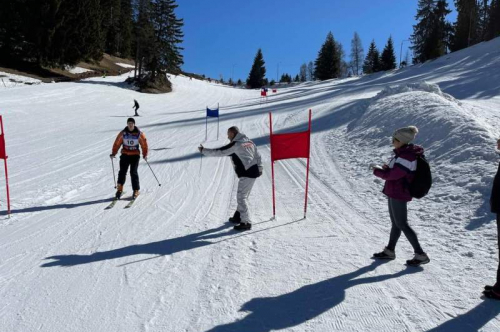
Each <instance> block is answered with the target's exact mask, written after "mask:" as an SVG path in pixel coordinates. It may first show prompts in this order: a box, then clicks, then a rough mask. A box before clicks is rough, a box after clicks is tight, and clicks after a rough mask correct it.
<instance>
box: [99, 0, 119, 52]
mask: <svg viewBox="0 0 500 332" xmlns="http://www.w3.org/2000/svg"><path fill="white" fill-rule="evenodd" d="M99 1H100V3H99V4H100V8H101V9H100V12H101V17H102V21H101V32H102V34H103V36H105V40H104V51H105V52H106V53H108V54H111V55H117V53H118V49H119V43H120V40H119V39H120V13H121V1H120V0H99Z"/></svg>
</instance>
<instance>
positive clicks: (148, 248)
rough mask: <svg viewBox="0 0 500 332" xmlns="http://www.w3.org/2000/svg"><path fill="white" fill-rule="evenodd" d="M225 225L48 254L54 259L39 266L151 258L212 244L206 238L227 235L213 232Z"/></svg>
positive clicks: (225, 226)
mask: <svg viewBox="0 0 500 332" xmlns="http://www.w3.org/2000/svg"><path fill="white" fill-rule="evenodd" d="M227 227H228V225H222V226H220V227H218V228H214V229H209V230H206V231H203V232H199V233H195V234H189V235H186V236H181V237H177V238H174V239H167V240H162V241H157V242H151V243H146V244H137V245H131V246H127V247H123V248H119V249H114V250H109V251H101V252H95V253H93V254H90V255H58V256H50V257H47V258H45V259H53V260H54V261H52V262H48V263H45V264H42V265H41V267H52V266H75V265H81V264H89V263H94V262H99V261H105V260H110V259H117V258H122V257H127V256H135V255H144V254H146V255H156V256H155V257H153V258H156V257H159V256H166V255H171V254H174V253H177V252H181V251H186V250H191V249H196V248H200V247H204V246H207V245H210V244H213V243H212V242H210V241H206V240H208V239H211V238H217V237H222V236H226V235H228V234H229V232H228V233H222V234H221V233H219V234H213V233H216V232H219V231H221V230H223V229H225V228H227Z"/></svg>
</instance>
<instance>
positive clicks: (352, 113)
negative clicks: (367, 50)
mask: <svg viewBox="0 0 500 332" xmlns="http://www.w3.org/2000/svg"><path fill="white" fill-rule="evenodd" d="M367 100H368V99H366V98H365V99H358V100H355V101H352V102H348V103H346V104H344V105H342V106H340V107H336V108H335V109H332V110H331V111H330V112H326V113H324V114H323V115H322V116H319V117H316V118H315V117H313V118H312V121H311V130H312V133H313V134H315V133H319V132H323V131H328V130H331V129H333V128H338V127H341V126H343V125H345V124H349V123H351V122H353V121H357V120H358V119H359V118H360V117H361V115H362V114H363V112H364V111H365V110H366V106H367V105H368V104H367ZM287 107H288V106H277V107H271V108H269V109H264V110H259V111H257V112H253V111H249V112H251V114H250V115H255V114H256V113H258V114H260V113H262V114H267V113H268V112H269V111H273V112H274V111H279V110H286V108H287ZM245 116H248V114H245V112H238V113H231V114H228V115H227V118H229V119H237V118H240V117H245ZM201 119H202V120H203V121H205V118H204V117H203V118H200V119H197V118H192V119H187V120H179V121H178V124H177V125H179V123H185V122H186V121H187V122H191V121H198V120H200V121H201ZM224 120H226V118H225V119H224ZM175 122H176V121H173V122H170V123H169V124H171V125H175ZM204 123H205V122H203V125H204ZM155 125H158V124H155ZM159 125H162V124H159ZM307 127H308V123H301V124H298V125H296V126H293V127H289V128H285V129H280V130H274V133H276V134H278V133H281V132H287V133H293V132H300V131H305V130H307ZM349 128H351V127H349ZM249 138H250V139H251V140H252V141H253V142H254V143H255V145H257V146H263V145H268V144H269V141H270V140H269V135H264V136H260V137H249ZM222 145H223V144H221V146H222ZM195 158H200V153H198V152H193V153H190V154H187V155H184V156H180V157H175V158H168V159H162V160H156V161H151V162H150V164H164V163H175V162H182V161H186V160H190V159H195Z"/></svg>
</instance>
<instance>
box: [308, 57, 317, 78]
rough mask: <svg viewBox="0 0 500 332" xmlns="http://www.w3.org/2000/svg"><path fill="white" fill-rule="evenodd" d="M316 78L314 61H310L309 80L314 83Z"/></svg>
mask: <svg viewBox="0 0 500 332" xmlns="http://www.w3.org/2000/svg"><path fill="white" fill-rule="evenodd" d="M315 79H316V78H315V77H314V64H313V62H312V61H309V64H308V65H307V80H308V81H314V80H315Z"/></svg>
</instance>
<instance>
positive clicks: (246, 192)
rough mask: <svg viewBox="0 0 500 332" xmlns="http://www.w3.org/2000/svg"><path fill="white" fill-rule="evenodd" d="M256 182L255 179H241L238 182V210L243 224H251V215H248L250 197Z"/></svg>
mask: <svg viewBox="0 0 500 332" xmlns="http://www.w3.org/2000/svg"><path fill="white" fill-rule="evenodd" d="M255 180H256V179H253V178H239V181H238V193H237V195H236V200H237V202H238V208H237V210H238V211H239V212H240V217H241V222H243V223H251V221H250V214H249V213H248V196H250V192H251V191H252V188H253V185H254V183H255Z"/></svg>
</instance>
